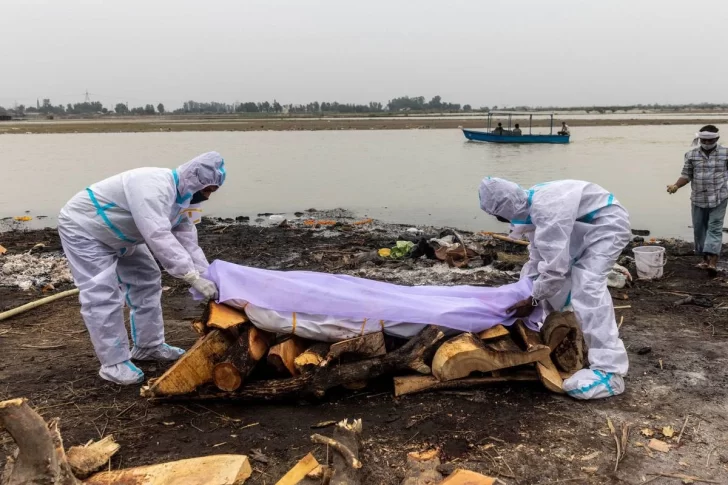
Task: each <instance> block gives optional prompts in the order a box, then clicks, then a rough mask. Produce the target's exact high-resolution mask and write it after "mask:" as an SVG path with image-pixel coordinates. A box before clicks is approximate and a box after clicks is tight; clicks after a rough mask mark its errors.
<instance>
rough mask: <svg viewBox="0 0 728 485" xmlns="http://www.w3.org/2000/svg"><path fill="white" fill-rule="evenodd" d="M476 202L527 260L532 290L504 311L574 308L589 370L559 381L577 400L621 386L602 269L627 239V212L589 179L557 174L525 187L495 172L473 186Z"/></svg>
mask: <svg viewBox="0 0 728 485" xmlns="http://www.w3.org/2000/svg"><path fill="white" fill-rule="evenodd" d="M479 195H480V207H481V208H482V209H483V210H484V211H485V212H487V213H488V214H491V215H493V216H496V218H498V220H499V221H501V222H510V223H511V224H512V227H513V234H514V236H517V237H521V236H526V237H527V238H528V239H529V240H530V242H531V244H530V245H529V260H528V263H526V265H525V266H524V267H523V270H522V271H521V278H530V279H532V280H533V281H534V282H533V295H532V297H531V298H528V299H526V300H524V301H522V302H520V303H518V304H516V305H515V306H514V307H513V308H512V309H511V310H515V311H516V313H515V315H516V316H518V317H521V318H524V317H526V316H528V315H530V314H531V312H532V311H533V309H534V308H535V307H536V306H538V305H541V306H542V308H543V309H544V310H545V311H547V312H548V311H563V310H565V309H567V308H568V307H569V306H571V307H573V310H574V313H575V314H576V319H577V321H578V322H579V325H580V326H581V329H582V331H583V333H584V339H585V341H586V344H587V346H588V348H589V354H588V358H589V364H590V368H589V369H582V370H580V371H578V372H577V373H576V374H574V375H573V376H572V377H570V378H569V379H567V380H566V381H564V390H565V391H566V392H567V393H568V394H569V395H570V396H572V397H575V398H578V399H595V398H600V397H607V396H614V395H617V394H621V393H622V392H624V379H623V376H625V375H626V374H627V369H628V367H629V360H628V358H627V351H626V349H625V348H624V344H623V343H622V340H621V339H620V338H619V333H618V330H617V322H616V320H615V317H614V307H613V306H612V297H611V295H610V294H609V291H608V289H607V275H608V274H609V272H610V270H611V269H612V267H613V266H614V263H615V262H616V261H617V258H618V257H619V255H620V254H621V253H622V250H623V249H624V248H625V247H626V246H627V244H628V243H629V239H630V226H629V214H627V211H626V210H625V209H624V208H623V207H622V206H621V205H620V204H619V202H617V200H616V199H615V198H614V196H613V195H612V194H610V193H609V192H607V191H606V190H604V189H603V188H601V187H600V186H598V185H596V184H592V183H589V182H582V181H578V180H561V181H557V182H550V183H545V184H539V185H536V186H534V187H533V188H531V189H530V190H524V189H523V188H521V187H520V186H519V185H517V184H515V183H513V182H509V181H507V180H503V179H498V178H490V177H488V178H485V179H484V180H483V181H482V182H481V184H480V190H479Z"/></svg>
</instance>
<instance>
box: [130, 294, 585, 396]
mask: <svg viewBox="0 0 728 485" xmlns="http://www.w3.org/2000/svg"><path fill="white" fill-rule="evenodd" d="M193 328H194V329H195V330H196V331H197V332H198V333H199V334H200V339H199V340H198V341H197V343H195V345H194V346H193V347H192V348H191V349H190V350H189V351H188V352H187V353H186V354H185V355H183V356H182V358H180V359H179V360H178V361H177V362H175V364H174V365H173V366H172V367H171V368H170V369H168V370H167V372H165V373H164V374H163V375H162V376H160V377H159V378H157V379H151V380H150V381H149V383H148V385H146V386H144V387H143V388H142V391H141V393H142V396H145V397H149V398H156V399H158V398H162V399H164V398H172V397H185V398H189V397H194V398H200V399H204V398H233V399H278V398H286V397H294V396H295V397H313V398H320V397H323V396H324V394H325V393H326V391H327V390H329V389H331V388H333V387H336V386H344V387H346V388H348V389H361V388H364V387H366V385H367V383H368V381H369V380H371V379H374V378H376V377H379V376H382V375H392V376H393V377H394V392H395V395H397V396H401V395H405V394H411V393H415V392H421V391H425V390H435V389H453V388H464V387H476V386H487V385H491V384H496V383H503V382H519V381H540V382H542V383H543V384H544V386H546V388H548V389H549V390H550V391H553V392H563V390H562V383H563V381H562V379H563V378H564V376H565V375H568V374H570V373H573V372H575V371H577V370H579V369H581V368H582V367H583V364H584V352H585V350H584V344H583V337H582V334H581V330H580V329H579V326H578V325H577V323H576V320H575V319H574V316H573V314H572V313H552V314H551V315H550V316H549V317H548V318H547V320H546V322H545V323H544V326H543V328H542V329H541V332H540V333H538V332H533V331H532V330H529V329H528V328H527V327H526V326H525V325H523V324H522V323H521V322H520V321H519V322H516V324H515V325H512V326H511V327H508V328H506V327H504V326H501V325H499V326H496V327H493V328H491V329H488V330H486V331H484V332H481V333H480V334H472V333H461V334H459V335H455V336H451V337H448V338H446V336H445V333H444V331H443V329H441V328H439V327H437V326H434V325H429V326H425V327H423V330H422V331H421V332H420V333H419V334H417V335H416V336H414V337H412V338H411V339H410V340H409V341H406V342H401V341H396V340H394V339H390V338H388V337H386V336H385V335H384V334H383V333H382V332H377V333H371V334H367V335H362V336H360V337H357V338H353V339H348V340H343V341H341V342H337V343H333V344H328V343H323V342H314V341H309V340H305V339H302V338H300V337H298V336H296V335H285V336H276V335H273V334H271V333H268V332H265V331H262V330H260V329H258V328H256V327H255V326H254V325H253V324H252V323H251V322H250V321H249V319H248V318H247V317H246V315H245V313H244V312H243V311H239V310H237V309H234V308H232V307H229V306H226V305H221V304H217V303H210V304H209V305H208V307H207V309H206V311H205V312H204V314H203V315H202V318H201V319H200V320H198V321H195V322H193ZM254 371H255V372H254ZM474 373H475V375H473V374H474ZM261 376H263V377H261Z"/></svg>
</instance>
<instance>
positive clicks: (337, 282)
mask: <svg viewBox="0 0 728 485" xmlns="http://www.w3.org/2000/svg"><path fill="white" fill-rule="evenodd" d="M205 277H206V278H208V279H210V280H212V281H214V282H215V283H216V284H217V287H218V289H219V293H220V298H219V301H220V303H225V304H227V305H230V306H233V307H237V308H240V309H245V312H246V314H247V315H248V317H249V318H250V320H251V321H252V322H253V324H254V325H255V326H256V327H258V328H260V329H263V330H268V331H271V332H276V333H285V334H290V333H292V334H295V335H298V336H301V337H304V338H309V339H313V340H318V341H324V342H336V341H340V340H344V339H347V338H352V337H356V336H359V335H364V334H367V333H372V332H378V331H380V330H381V331H384V333H386V334H388V335H393V336H398V337H412V336H414V335H416V334H417V333H418V332H419V331H420V330H422V327H423V326H425V325H429V324H434V325H438V326H440V327H443V328H445V329H451V330H453V331H460V332H481V331H483V330H486V329H488V328H491V327H493V326H495V325H498V324H504V325H510V324H512V323H513V322H514V321H515V319H514V318H512V317H509V316H508V312H507V309H508V308H510V307H511V306H512V305H513V304H515V303H516V302H518V301H521V300H523V299H524V298H527V297H529V296H530V295H531V290H532V284H533V283H532V282H531V280H529V279H523V280H521V281H519V282H518V283H514V284H510V285H505V286H501V287H498V288H488V287H477V286H400V285H394V284H391V283H383V282H380V281H373V280H368V279H364V278H355V277H353V276H347V275H337V274H328V273H314V272H308V271H271V270H264V269H258V268H249V267H246V266H240V265H237V264H232V263H227V262H225V261H219V260H218V261H215V262H213V263H212V265H210V268H209V269H208V271H207V272H206V274H205ZM196 297H199V295H196ZM542 316H543V315H542V313H541V311H540V310H537V311H535V312H534V313H533V314H532V315H531V317H530V321H528V322H526V323H527V325H528V326H530V327H531V328H533V329H534V330H535V329H538V324H537V322H539V321H542Z"/></svg>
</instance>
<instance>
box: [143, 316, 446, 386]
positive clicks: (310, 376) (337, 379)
mask: <svg viewBox="0 0 728 485" xmlns="http://www.w3.org/2000/svg"><path fill="white" fill-rule="evenodd" d="M444 337H445V335H444V334H443V332H442V331H441V330H440V329H439V328H438V327H436V326H434V325H428V326H427V327H425V328H424V329H423V330H422V331H421V332H420V333H419V334H417V335H416V336H414V337H412V338H411V339H410V340H409V341H408V342H407V343H406V344H404V345H403V346H402V347H400V348H398V349H397V350H395V351H393V352H389V353H387V354H385V355H383V356H381V357H375V358H372V359H366V360H360V361H357V362H350V363H348V364H341V365H337V366H332V367H319V368H318V369H317V370H316V371H315V372H311V373H307V374H303V375H301V376H297V377H292V378H288V379H273V380H267V381H252V382H250V383H247V384H246V385H245V386H243V387H241V388H240V389H239V390H238V392H236V393H235V394H230V393H213V394H204V395H197V396H195V398H196V399H199V400H206V399H215V400H220V399H229V400H249V399H250V400H278V399H288V398H290V397H291V396H303V397H311V396H313V397H322V396H323V395H324V394H325V393H326V391H327V390H328V389H331V388H332V387H336V386H340V385H342V384H345V383H347V382H352V381H361V380H367V379H373V378H375V377H379V376H381V375H384V374H394V373H397V372H406V371H412V370H414V371H418V372H421V371H424V372H423V373H429V372H430V368H429V366H427V365H426V364H425V362H424V361H425V358H426V356H427V355H431V353H432V352H433V350H434V348H435V346H436V345H437V344H438V343H439V342H440V341H441V340H442V339H443V338H444ZM150 397H155V396H150ZM169 397H170V396H161V395H160V396H156V398H157V399H156V400H167V399H168V398H169ZM171 397H172V398H173V399H174V396H171ZM185 399H189V397H185Z"/></svg>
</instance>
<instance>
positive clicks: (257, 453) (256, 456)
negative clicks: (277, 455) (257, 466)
mask: <svg viewBox="0 0 728 485" xmlns="http://www.w3.org/2000/svg"><path fill="white" fill-rule="evenodd" d="M250 459H251V460H253V461H257V462H258V463H263V464H268V463H270V458H268V457H267V456H265V455H264V454H263V452H262V451H261V450H260V448H253V449H252V450H250Z"/></svg>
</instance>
